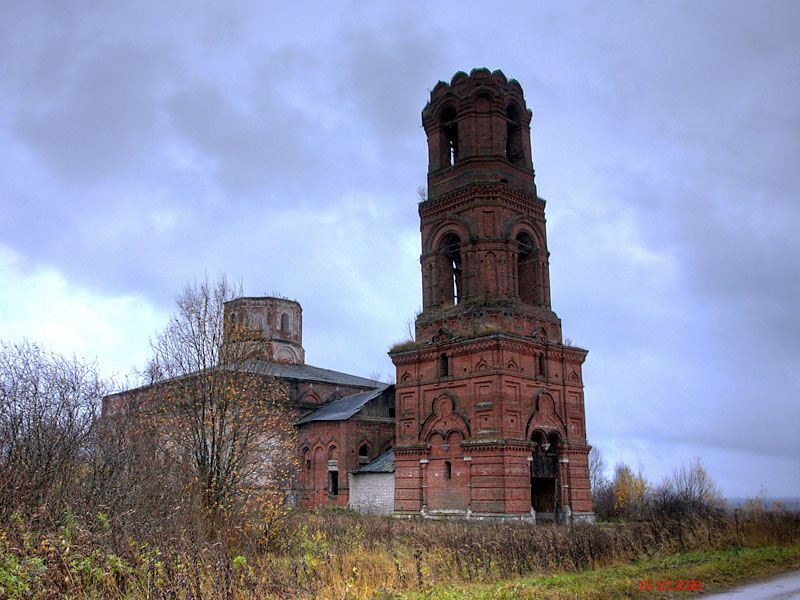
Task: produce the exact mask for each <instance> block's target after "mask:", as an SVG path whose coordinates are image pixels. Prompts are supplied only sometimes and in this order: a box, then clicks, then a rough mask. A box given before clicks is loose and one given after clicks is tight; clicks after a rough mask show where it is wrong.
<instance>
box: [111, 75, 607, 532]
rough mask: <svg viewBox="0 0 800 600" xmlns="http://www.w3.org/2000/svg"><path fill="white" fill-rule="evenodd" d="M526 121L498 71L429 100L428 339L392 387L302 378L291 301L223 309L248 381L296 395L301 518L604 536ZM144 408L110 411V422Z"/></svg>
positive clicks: (396, 353) (577, 363)
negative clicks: (573, 528) (590, 528)
mask: <svg viewBox="0 0 800 600" xmlns="http://www.w3.org/2000/svg"><path fill="white" fill-rule="evenodd" d="M530 121H531V111H530V110H529V109H528V107H527V105H526V104H525V98H524V96H523V93H522V88H521V87H520V85H519V83H517V82H516V81H515V80H507V79H506V77H505V76H504V75H503V73H502V72H500V71H495V72H493V73H492V72H489V71H488V70H486V69H475V70H473V71H472V72H471V73H470V74H469V75H467V74H465V73H463V72H459V73H457V74H456V75H455V76H454V77H453V79H452V80H451V82H450V83H449V84H447V83H445V82H441V81H440V82H439V83H438V84H437V85H436V87H435V88H434V89H433V91H432V92H431V98H430V101H429V102H428V104H427V105H426V106H425V108H424V110H423V111H422V124H423V126H424V128H425V133H426V134H427V139H428V197H427V199H426V200H424V201H423V202H421V203H420V204H419V215H420V225H421V227H420V229H421V233H422V255H421V258H420V262H421V265H422V296H423V298H422V300H423V302H422V306H423V310H422V312H421V313H420V314H419V315H418V316H417V319H416V325H415V339H414V340H409V341H408V342H405V343H403V344H399V345H397V346H395V347H394V348H392V350H391V351H390V352H389V355H390V357H391V359H392V362H393V363H394V365H395V367H396V371H397V375H396V384H395V385H387V384H384V383H381V382H378V381H373V380H370V379H365V378H362V377H357V376H354V375H350V374H347V373H341V372H338V371H332V370H328V369H322V368H319V367H314V366H311V365H308V364H306V362H305V351H304V349H303V346H302V309H301V307H300V305H299V304H298V303H297V302H295V301H292V300H287V299H284V298H273V297H259V298H237V299H236V300H232V301H230V302H227V303H226V304H225V319H224V322H225V323H226V324H229V323H239V324H244V325H246V327H247V329H248V330H249V331H251V332H253V333H252V336H251V338H250V339H249V340H248V341H247V344H249V346H248V348H247V352H246V353H245V354H246V355H247V357H248V358H247V363H246V364H243V365H242V367H241V368H242V369H252V371H253V372H258V373H265V374H268V375H270V376H273V377H275V378H277V379H279V380H280V381H281V382H282V383H283V385H284V387H285V389H286V390H287V392H288V396H289V400H290V408H289V411H290V414H289V415H287V417H288V418H291V419H292V421H293V422H294V424H295V427H296V429H297V434H298V435H297V453H298V472H297V473H296V477H295V482H294V485H293V489H292V490H291V497H292V500H293V502H295V503H296V504H298V505H299V506H303V507H321V506H348V505H349V506H351V507H353V508H355V509H357V510H366V511H372V512H382V513H392V512H394V513H395V514H398V515H426V516H437V515H439V516H445V515H451V516H463V517H471V518H525V519H536V520H539V521H562V522H564V521H571V520H583V521H593V520H594V515H593V513H592V500H591V492H590V489H589V471H588V453H589V446H588V445H587V443H586V426H585V417H584V405H583V378H582V375H581V365H582V363H583V361H584V359H585V358H586V354H587V352H586V350H582V349H581V348H576V347H573V346H568V345H565V344H564V343H563V340H562V332H561V321H560V319H559V318H558V316H556V314H555V313H554V312H553V310H552V308H551V305H550V279H549V258H548V257H549V253H548V251H547V236H546V229H545V216H544V208H545V202H544V200H543V199H542V198H540V197H539V196H538V195H537V193H536V184H535V181H534V170H533V163H532V160H531V145H530ZM226 326H227V325H226ZM142 389H144V388H142ZM135 393H137V390H131V391H129V392H124V393H122V394H118V395H116V396H110V397H108V398H107V399H106V401H105V402H104V414H106V413H107V412H108V411H107V409H108V408H109V407H110V406H113V405H114V403H115V402H117V403H118V404H119V403H120V402H121V399H122V398H129V397H130V396H131V395H132V394H135ZM115 399H116V400H115Z"/></svg>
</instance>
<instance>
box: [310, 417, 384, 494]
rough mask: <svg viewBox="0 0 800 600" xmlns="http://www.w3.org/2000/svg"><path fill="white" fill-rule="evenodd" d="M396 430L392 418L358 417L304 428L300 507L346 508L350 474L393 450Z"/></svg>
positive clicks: (319, 423)
mask: <svg viewBox="0 0 800 600" xmlns="http://www.w3.org/2000/svg"><path fill="white" fill-rule="evenodd" d="M394 429H395V426H394V421H393V420H391V419H381V420H378V419H373V420H361V419H359V418H358V417H353V418H350V419H347V420H343V421H317V422H312V423H308V424H306V425H303V426H302V427H301V428H300V431H299V436H298V437H299V439H298V447H299V448H300V457H301V460H300V476H299V481H298V483H299V485H298V491H299V498H298V501H299V504H300V506H305V507H315V506H347V504H348V500H349V497H350V489H349V479H348V477H347V474H348V473H349V472H350V471H355V470H356V469H358V468H360V467H363V466H364V465H365V464H366V463H368V462H369V461H371V460H372V459H373V458H375V457H376V456H378V455H379V454H381V453H382V452H384V451H385V450H387V449H388V448H391V447H392V446H393V445H394ZM365 447H366V448H365ZM332 473H336V476H335V477H336V486H335V489H332V487H331V486H332V484H333V481H332V477H333V476H332Z"/></svg>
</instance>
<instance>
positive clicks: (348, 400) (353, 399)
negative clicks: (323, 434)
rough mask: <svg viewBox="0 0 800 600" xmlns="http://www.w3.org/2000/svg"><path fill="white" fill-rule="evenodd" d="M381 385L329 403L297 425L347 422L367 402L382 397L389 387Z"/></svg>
mask: <svg viewBox="0 0 800 600" xmlns="http://www.w3.org/2000/svg"><path fill="white" fill-rule="evenodd" d="M381 385H382V386H383V387H381V388H380V389H378V390H369V391H368V392H361V393H360V394H353V395H352V396H344V397H342V398H337V399H336V400H333V401H332V402H328V404H326V405H325V406H323V407H322V408H320V409H318V410H315V411H314V412H312V413H311V414H310V415H306V416H305V417H303V418H302V419H300V420H299V421H298V422H297V424H298V425H302V424H303V423H310V422H311V421H346V420H347V419H349V418H350V417H352V416H353V415H354V414H356V413H357V412H358V411H359V410H361V407H362V406H364V405H365V404H366V403H367V402H369V401H370V400H374V399H375V398H377V397H378V396H380V395H381V394H382V393H383V391H384V390H385V389H386V388H387V387H389V386H388V385H386V384H385V383H382V384H381Z"/></svg>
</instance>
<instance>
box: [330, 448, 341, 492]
mask: <svg viewBox="0 0 800 600" xmlns="http://www.w3.org/2000/svg"><path fill="white" fill-rule="evenodd" d="M328 493H329V494H330V495H331V496H338V495H339V449H338V448H337V447H336V446H331V447H330V448H328Z"/></svg>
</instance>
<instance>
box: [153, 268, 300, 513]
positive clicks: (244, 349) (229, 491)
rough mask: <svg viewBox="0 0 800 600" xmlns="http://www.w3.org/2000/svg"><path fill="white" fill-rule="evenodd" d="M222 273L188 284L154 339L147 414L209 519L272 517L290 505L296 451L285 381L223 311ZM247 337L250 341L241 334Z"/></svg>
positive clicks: (227, 289) (231, 292) (230, 292)
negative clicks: (274, 374) (255, 356)
mask: <svg viewBox="0 0 800 600" xmlns="http://www.w3.org/2000/svg"><path fill="white" fill-rule="evenodd" d="M240 295H241V289H240V287H238V286H231V285H230V284H229V283H228V281H227V280H226V279H225V277H220V278H219V279H218V280H217V281H216V282H215V283H211V282H209V281H208V279H207V278H206V279H205V280H204V281H201V282H199V283H198V282H195V283H194V284H187V285H186V286H185V287H184V290H183V292H182V293H181V294H180V295H179V296H178V298H177V299H176V303H177V311H176V313H175V314H174V315H173V316H172V318H171V319H170V321H169V324H168V325H167V327H166V329H165V330H164V332H163V333H161V334H160V335H158V336H157V337H156V338H155V339H154V340H153V342H152V349H153V358H152V359H151V361H150V363H149V366H148V369H147V373H146V376H147V378H148V379H149V383H150V385H149V386H148V387H147V388H146V389H147V401H146V402H145V403H144V406H145V407H146V408H145V410H144V411H143V412H144V413H145V414H146V415H148V417H149V418H148V419H146V420H145V422H146V423H147V425H148V426H149V427H150V431H149V432H148V433H149V435H150V436H151V437H152V439H153V442H154V444H155V446H156V448H157V451H158V452H159V454H160V456H161V457H166V458H168V459H169V460H171V461H173V462H174V463H175V464H176V465H177V466H178V467H179V469H180V471H181V472H182V473H183V474H184V476H185V477H186V481H187V483H188V485H189V487H190V489H191V490H192V491H193V492H195V493H196V494H197V498H198V499H199V504H200V506H201V507H202V508H203V509H204V511H205V514H206V515H207V516H208V517H210V519H211V520H212V522H217V521H218V520H219V519H220V518H225V517H229V516H232V515H235V516H236V517H237V521H238V522H240V523H241V522H243V521H242V519H241V518H240V517H242V516H243V515H246V516H247V517H250V518H249V519H245V521H247V522H248V523H253V522H255V523H259V522H260V523H261V524H262V525H263V524H265V523H266V524H267V525H268V524H269V523H270V522H271V521H272V520H273V519H275V518H276V517H277V516H279V515H281V514H282V513H283V511H284V509H285V507H286V506H287V502H288V495H289V493H290V488H291V483H290V481H291V477H292V476H293V472H294V468H295V465H294V462H295V460H296V452H295V451H294V446H295V440H294V431H293V426H292V423H291V412H290V408H289V406H288V399H287V394H286V391H285V390H284V388H283V386H282V385H281V383H280V382H279V381H277V380H276V379H275V378H274V377H272V376H271V375H270V374H269V373H268V372H267V368H268V366H269V364H268V363H267V362H265V361H262V360H254V359H252V358H251V357H249V356H248V348H250V346H249V345H248V344H247V343H246V342H247V341H248V340H249V339H251V338H252V332H251V331H248V330H247V328H246V326H244V325H243V324H239V323H236V322H233V321H232V320H229V321H228V322H226V320H225V310H224V304H225V302H226V301H228V300H232V299H233V298H234V297H237V296H240ZM240 342H245V343H240Z"/></svg>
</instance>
